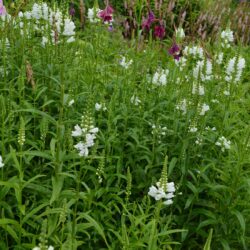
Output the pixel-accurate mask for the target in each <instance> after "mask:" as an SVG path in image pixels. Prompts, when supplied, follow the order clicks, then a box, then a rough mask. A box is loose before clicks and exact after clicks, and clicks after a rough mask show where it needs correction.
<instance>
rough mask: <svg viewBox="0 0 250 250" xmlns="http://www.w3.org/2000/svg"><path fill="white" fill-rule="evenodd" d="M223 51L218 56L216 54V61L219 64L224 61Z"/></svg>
mask: <svg viewBox="0 0 250 250" xmlns="http://www.w3.org/2000/svg"><path fill="white" fill-rule="evenodd" d="M223 56H224V55H223V52H221V53H219V54H218V55H217V56H216V63H218V64H219V65H220V64H222V62H223Z"/></svg>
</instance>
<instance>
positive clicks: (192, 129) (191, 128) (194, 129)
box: [189, 126, 198, 133]
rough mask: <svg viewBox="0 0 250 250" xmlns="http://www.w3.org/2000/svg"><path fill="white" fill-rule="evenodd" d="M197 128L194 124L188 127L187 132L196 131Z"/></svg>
mask: <svg viewBox="0 0 250 250" xmlns="http://www.w3.org/2000/svg"><path fill="white" fill-rule="evenodd" d="M197 130H198V128H196V127H195V126H190V127H189V132H191V133H195V132H197Z"/></svg>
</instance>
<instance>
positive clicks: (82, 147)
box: [74, 141, 89, 157]
mask: <svg viewBox="0 0 250 250" xmlns="http://www.w3.org/2000/svg"><path fill="white" fill-rule="evenodd" d="M74 148H76V149H77V150H78V151H79V156H85V157H86V156H88V154H89V150H88V147H87V145H86V144H84V143H83V142H82V141H80V142H78V143H77V144H76V145H75V146H74Z"/></svg>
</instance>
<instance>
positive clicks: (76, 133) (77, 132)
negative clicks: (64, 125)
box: [71, 124, 82, 137]
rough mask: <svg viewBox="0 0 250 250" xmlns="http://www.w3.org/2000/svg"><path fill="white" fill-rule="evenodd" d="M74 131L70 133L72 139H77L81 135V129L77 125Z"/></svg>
mask: <svg viewBox="0 0 250 250" xmlns="http://www.w3.org/2000/svg"><path fill="white" fill-rule="evenodd" d="M74 129H75V130H74V131H72V133H71V135H72V136H74V137H78V136H81V135H82V129H81V127H80V126H79V125H78V124H77V125H76V126H75V127H74Z"/></svg>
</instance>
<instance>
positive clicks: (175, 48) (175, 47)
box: [168, 43, 180, 56]
mask: <svg viewBox="0 0 250 250" xmlns="http://www.w3.org/2000/svg"><path fill="white" fill-rule="evenodd" d="M179 51H180V47H179V46H178V45H177V44H176V43H174V44H173V45H172V47H171V48H170V49H169V50H168V53H169V54H170V55H172V56H173V55H175V54H176V53H178V52H179Z"/></svg>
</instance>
